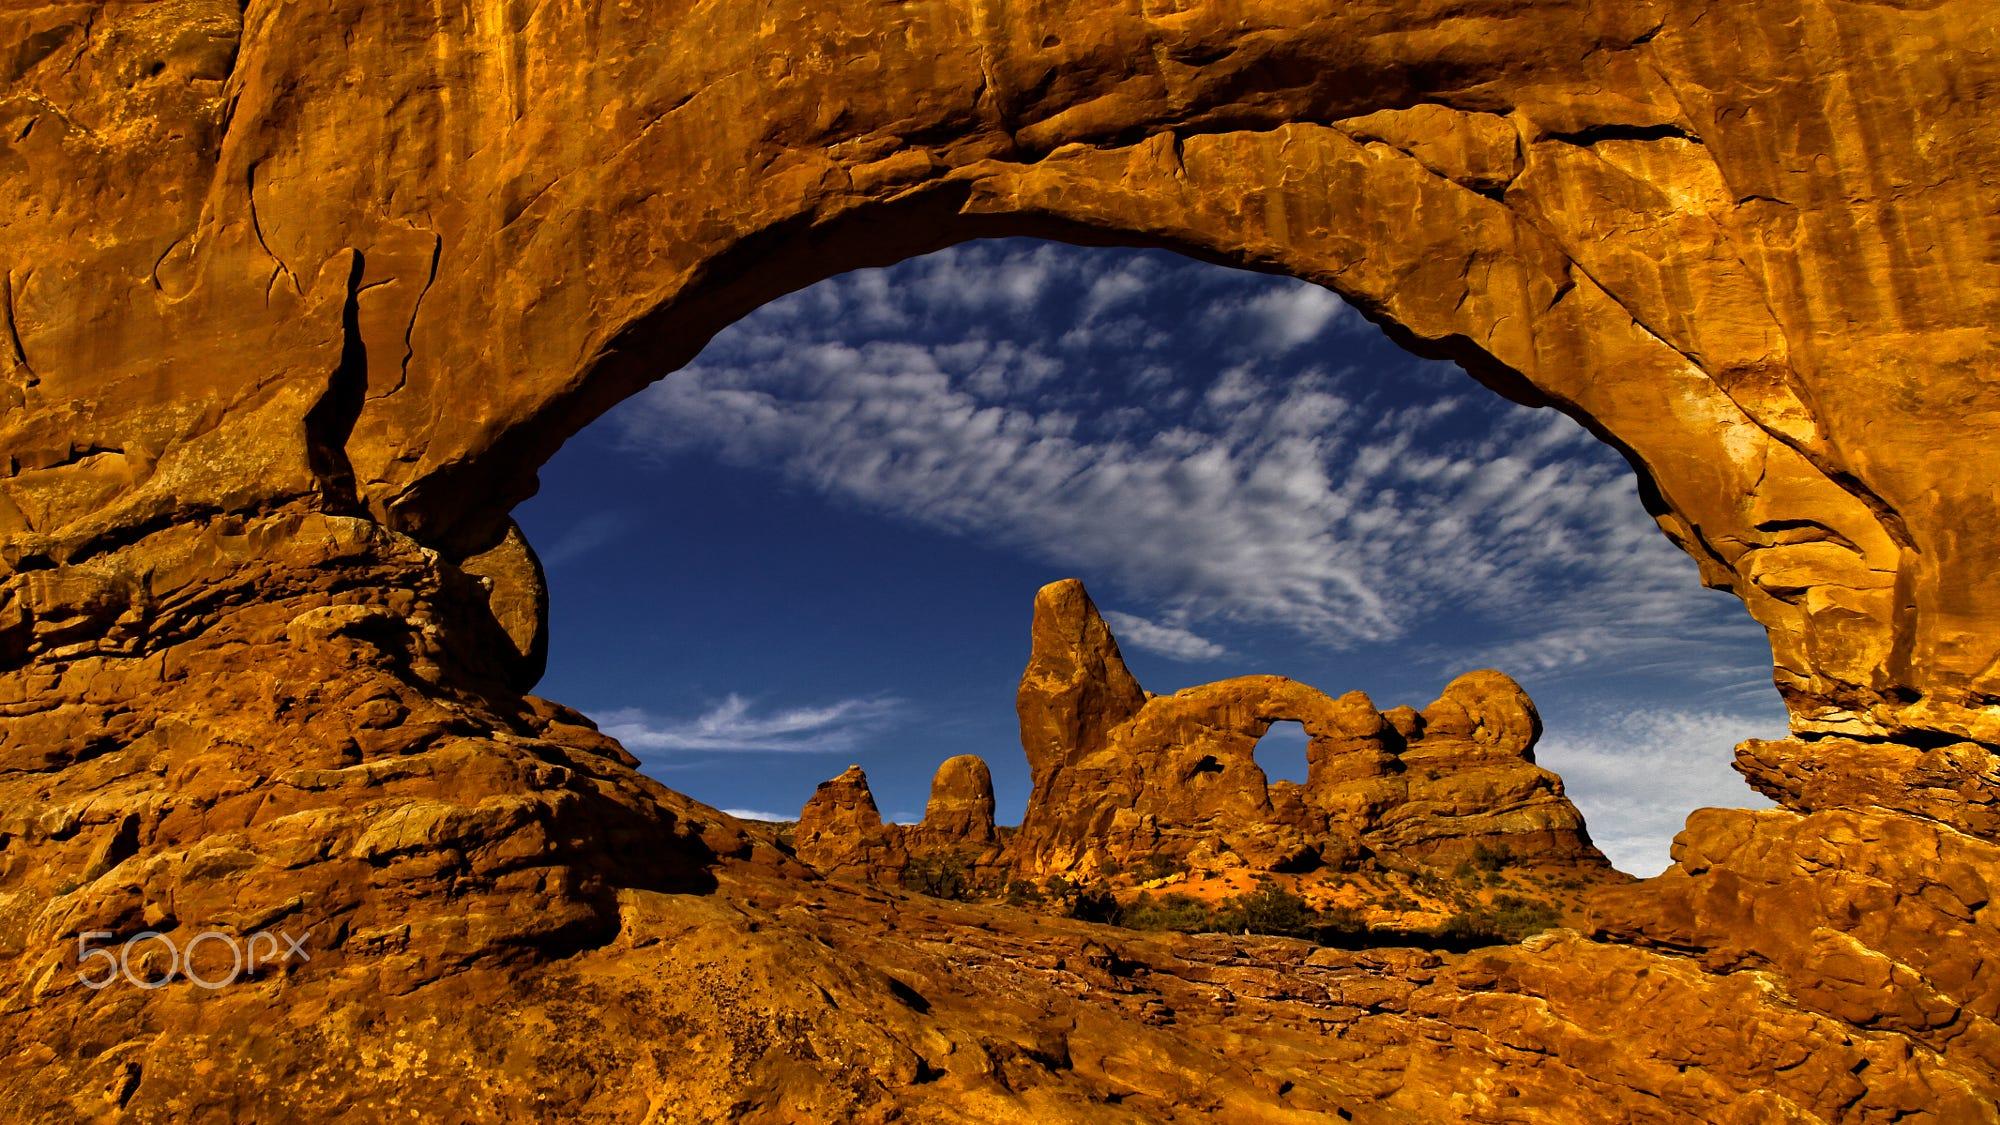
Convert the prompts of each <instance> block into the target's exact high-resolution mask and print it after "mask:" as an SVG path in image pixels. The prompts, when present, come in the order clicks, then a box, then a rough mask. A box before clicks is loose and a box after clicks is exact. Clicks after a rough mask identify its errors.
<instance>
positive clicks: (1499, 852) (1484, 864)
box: [1472, 844, 1514, 872]
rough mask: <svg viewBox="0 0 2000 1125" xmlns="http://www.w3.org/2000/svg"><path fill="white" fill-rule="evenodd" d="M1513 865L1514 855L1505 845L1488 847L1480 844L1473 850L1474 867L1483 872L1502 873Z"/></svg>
mask: <svg viewBox="0 0 2000 1125" xmlns="http://www.w3.org/2000/svg"><path fill="white" fill-rule="evenodd" d="M1513 863H1514V853H1513V852H1512V851H1510V850H1509V849H1508V848H1507V845H1505V844H1502V845H1500V846H1499V847H1487V846H1486V845H1485V844H1480V845H1478V846H1477V847H1474V848H1473V849H1472V865H1473V866H1474V867H1477V868H1479V869H1480V870H1481V871H1488V872H1493V871H1502V870H1505V869H1506V868H1508V867H1510V866H1512V865H1513Z"/></svg>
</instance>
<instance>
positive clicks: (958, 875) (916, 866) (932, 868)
mask: <svg viewBox="0 0 2000 1125" xmlns="http://www.w3.org/2000/svg"><path fill="white" fill-rule="evenodd" d="M903 886H904V888H905V889H907V890H912V891H915V892H917V893H918V894H920V895H929V896H930V897H932V898H948V899H954V900H958V901H964V900H965V899H968V898H971V897H972V876H971V873H970V872H969V871H967V869H966V864H965V858H964V857H963V856H960V855H959V854H958V853H956V852H926V853H924V854H921V855H913V856H911V857H910V858H909V860H908V861H907V862H905V863H904V864H903Z"/></svg>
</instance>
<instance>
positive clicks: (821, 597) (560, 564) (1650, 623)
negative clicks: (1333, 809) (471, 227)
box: [517, 240, 1784, 874]
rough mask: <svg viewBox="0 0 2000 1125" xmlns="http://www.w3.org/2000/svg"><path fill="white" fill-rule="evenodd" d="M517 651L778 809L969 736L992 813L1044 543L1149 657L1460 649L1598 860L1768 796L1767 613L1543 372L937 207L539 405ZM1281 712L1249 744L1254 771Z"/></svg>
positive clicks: (1153, 660)
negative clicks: (753, 307)
mask: <svg viewBox="0 0 2000 1125" xmlns="http://www.w3.org/2000/svg"><path fill="white" fill-rule="evenodd" d="M517 516H518V518H519V519H520V522H521V524H522V527H523V528H524V530H525V531H526V532H527V533H528V536H529V538H530V540H531V541H532V542H533V543H535V544H536V546H537V548H538V550H539V551H540V553H541V556H542V559H543V562H544V564H545V565H546V566H547V568H548V573H549V584H550V588H551V596H552V601H553V608H552V641H551V657H550V666H549V673H548V675H547V677H546V678H545V679H544V680H543V681H542V683H541V685H540V686H539V687H538V688H537V691H538V692H539V693H540V694H543V695H547V696H550V697H552V698H555V699H560V700H562V701H563V702H565V703H568V704H570V705H572V706H575V707H578V708H580V709H582V710H583V711H585V712H586V713H588V714H590V715H591V716H592V717H593V718H595V719H596V720H597V721H598V722H599V723H600V724H601V725H602V726H604V727H605V729H607V730H608V731H610V732H611V733H613V734H615V735H616V736H618V737H619V738H621V739H622V740H623V741H624V742H625V744H626V745H627V746H628V747H629V748H631V749H632V751H633V752H634V753H636V754H638V755H639V756H640V757H641V758H642V759H644V761H645V763H646V767H647V770H648V772H650V773H652V774H653V775H654V776H656V777H658V778H660V779H661V780H663V781H665V782H667V783H668V784H670V785H672V786H674V787H675V788H677V789H680V790H682V791H684V792H686V793H689V794H691V795H693V796H695V797H697V798H699V799H701V800H704V801H707V802H709V803H710V804H713V805H716V806H719V807H723V808H728V809H732V810H740V811H744V812H752V813H767V814H771V815H781V816H787V817H789V816H792V815H796V813H797V811H798V808H799V806H800V805H801V804H803V803H804V801H805V799H806V797H807V796H809V795H810V794H811V792H812V790H813V786H814V785H815V784H817V783H818V782H819V781H821V780H824V779H825V778H828V777H831V776H833V775H834V774H836V773H838V772H840V770H841V769H843V768H845V767H846V766H847V764H848V763H850V762H858V763H860V764H861V765H862V766H863V767H864V768H866V769H867V770H868V775H869V780H870V782H871V784H872V785H873V786H874V789H875V793H876V799H877V801H878V803H879V804H880V805H881V807H882V810H883V812H884V814H885V815H887V816H889V817H891V818H892V819H915V818H916V817H918V816H920V815H921V812H922V809H923V805H924V797H925V793H926V790H927V788H928V785H929V780H930V775H931V772H932V770H933V769H934V768H935V767H936V765H937V763H939V762H940V761H942V760H943V759H945V758H947V757H949V756H951V755H953V754H960V753H976V754H979V755H981V756H983V757H984V758H986V760H987V761H988V763H989V764H990V765H991V766H992V768H993V774H994V783H995V788H996V790H997V796H998V798H999V802H1000V807H1001V812H1002V818H1003V820H1018V818H1019V816H1020V813H1021V810H1022V809H1023V808H1024V807H1025V804H1026V801H1027V770H1026V764H1025V762H1024V760H1023V759H1022V755H1021V750H1020V744H1019V741H1018V738H1017V735H1016V730H1015V718H1014V710H1013V696H1014V687H1015V683H1016V681H1017V679H1018V678H1019V675H1020V670H1021V667H1022V665H1023V663H1024V662H1025V661H1026V659H1027V638H1028V612H1029V606H1030V602H1031V599H1032V597H1033V595H1034V591H1035V590H1036V589H1037V588H1038V587H1039V586H1041V585H1042V584H1043V583H1045V582H1048V581H1052V580H1054V579H1057V578H1064V577H1071V576H1074V577H1080V578H1082V579H1083V580H1084V581H1085V583H1086V584H1087V585H1088V586H1089V588H1090V590H1091V593H1092V595H1093V597H1094V598H1095V599H1096V601H1097V603H1098V605H1099V606H1100V607H1101V608H1102V609H1104V610H1105V611H1106V616H1107V617H1108V618H1109V619H1110V621H1111V623H1112V626H1113V628H1114V631H1115V632H1116V633H1117V635H1118V637H1119V640H1120V643H1121V646H1122V648H1123V649H1124V651H1125V654H1126V657H1127V659H1128V661H1129V662H1130V663H1131V665H1132V667H1133V670H1134V671H1135V672H1136V673H1137V674H1138V676H1139V678H1140V681H1141V682H1142V683H1144V684H1145V685H1146V686H1147V687H1148V688H1149V689H1151V690H1153V691H1157V692H1170V691H1174V690H1177V689H1179V688H1182V687H1186V686H1188V685H1191V684H1196V683H1202V682H1206V681H1209V680H1214V679H1220V678H1223V677H1226V676H1231V675H1240V674H1245V673H1251V672H1275V673H1280V674H1284V675H1289V676H1292V677H1294V678H1297V679H1301V680H1305V681H1307V682H1309V683H1312V684H1314V685H1316V686H1318V687H1320V688H1323V689H1325V690H1327V691H1330V692H1333V693H1336V694H1338V693H1340V692H1343V691H1348V690H1351V689H1355V688H1359V689H1362V690H1365V691H1367V692H1368V693H1369V694H1370V695H1371V696H1372V697H1373V698H1374V700H1375V702H1376V704H1377V706H1380V707H1384V708H1386V707H1390V706H1394V705H1396V704H1400V703H1407V704H1410V705H1412V706H1417V707H1421V706H1423V705H1424V704H1426V703H1428V702H1429V701H1430V700H1432V699H1433V698H1435V697H1436V695H1437V693H1438V690H1439V689H1440V688H1442V687H1443V685H1444V684H1445V683H1446V681H1448V680H1449V679H1450V678H1451V677H1452V676H1454V675H1456V674H1458V673H1459V672H1463V671H1467V670H1469V669H1473V668H1480V667H1494V668H1499V669H1501V670H1502V671H1505V672H1507V673H1509V674H1511V675H1513V676H1514V677H1515V678H1516V679H1518V680H1520V681H1521V683H1522V684H1523V685H1524V686H1525V687H1526V688H1527V689H1528V692H1529V694H1531V695H1532V696H1533V697H1534V698H1535V700H1536V702H1537V703H1538V705H1539V706H1540V707H1541V710H1542V714H1543V718H1544V722H1545V724H1546V727H1547V734H1546V735H1545V736H1544V739H1543V742H1542V746H1541V748H1540V750H1539V758H1540V760H1541V762H1542V763H1543V764H1544V765H1546V766H1548V767H1549V768H1551V769H1554V770H1556V771H1557V772H1559V773H1561V774H1562V775H1563V777H1564V779H1565V781H1566V782H1567V783H1568V785H1569V788H1570V793H1571V795H1572V797H1573V798H1574V799H1575V800H1576V802H1577V804H1578V805H1579V806H1580V807H1581V808H1582V809H1583V812H1584V815H1585V816H1586V818H1587V819H1588V821H1589V823H1590V827H1591V831H1592V835H1593V836H1594V837H1595V838H1596V839H1597V841H1598V842H1599V844H1600V846H1602V847H1604V849H1605V851H1606V852H1607V853H1608V854H1609V855H1610V856H1611V857H1612V859H1613V860H1614V861H1616V862H1617V863H1618V864H1619V865H1620V866H1621V867H1623V868H1625V869H1626V870H1629V871H1633V872H1636V873H1640V874H1650V873H1652V872H1654V871H1657V870H1658V869H1659V868H1660V867H1662V866H1664V865H1665V864H1666V862H1667V843H1668V841H1669V840H1670V839H1671V838H1672V836H1673V834H1674V832H1676V831H1678V830H1679V828H1680V825H1681V822H1682V821H1683V820H1684V819H1685V817H1686V814H1687V813H1688V811H1689V810H1691V809H1693V808H1696V807H1699V806H1702V805H1716V804H1722V805H1739V806H1754V805H1761V804H1762V803H1763V802H1762V801H1761V799H1759V798H1757V797H1756V795H1755V794H1754V793H1752V792H1751V791H1750V790H1749V788H1748V787H1747V786H1745V785H1744V784H1743V783H1742V781H1741V780H1740V779H1739V778H1737V777H1736V775H1735V774H1734V773H1733V772H1731V771H1730V770H1729V768H1728V761H1729V758H1730V749H1731V747H1732V746H1733V745H1734V744H1735V743H1736V742H1737V741H1739V740H1741V739H1743V738H1746V737H1752V736H1762V737H1776V736H1778V735H1780V734H1782V732H1783V730H1784V714H1783V708H1782V706H1781V705H1780V704H1779V702H1778V698H1777V693H1776V692H1775V690H1773V688H1772V687H1771V683H1770V672H1769V650H1768V647H1767V645H1766V643H1765V641H1764V637H1763V634H1762V632H1761V631H1760V630H1758V629H1757V628H1756V627H1755V626H1754V624H1753V623H1752V622H1751V621H1750V619H1749V617H1748V615H1747V614H1745V613H1744V611H1743V609H1742V607H1741V605H1740V603H1738V602H1737V601H1736V599H1734V598H1732V597H1730V596H1728V595H1726V594H1720V593H1716V592H1713V591H1708V590H1704V589H1702V588H1701V587H1700V586H1699V584H1698V582H1697V580H1696V573H1695V566H1694V563H1693V562H1692V561H1691V560H1689V559H1688V558H1686V557H1685V556H1684V555H1682V554H1681V553H1680V552H1679V551H1677V550H1676V549H1675V548H1674V547H1673V546H1672V545H1671V544H1669V543H1668V542H1667V540H1666V538H1665V537H1664V536H1663V535H1661V534H1660V532H1659V531H1658V529H1657V528H1656V527H1655V526H1654V525H1653V523H1652V521H1651V520H1650V519H1649V518H1648V517H1647V516H1646V514H1645V512H1644V511H1643V510H1642V509H1641V507H1640V504H1639V499H1638V495H1637V490H1636V487H1635V485H1634V482H1633V479H1632V474H1631V471H1630V469H1629V467H1628V466H1627V465H1626V464H1625V463H1624V461H1623V460H1622V459H1621V458H1620V457H1619V456H1618V455H1617V454H1616V453H1615V452H1614V451H1612V450H1611V449H1610V448H1609V447H1607V446H1604V445H1602V444H1600V443H1598V442H1597V441H1595V440H1594V439H1592V438H1591V437H1590V436H1589V435H1588V434H1586V433H1585V432H1584V431H1583V430H1582V429H1581V428H1580V427H1579V426H1577V425H1576V424H1575V423H1573V422H1571V421H1570V420H1568V419H1567V418H1564V417H1563V416H1561V415H1559V414H1557V413H1555V412H1554V411H1551V410H1534V409H1529V408H1525V407H1521V406H1517V405H1515V404H1512V403H1510V402H1507V401H1506V400H1504V399H1502V398H1500V397H1499V396H1498V395H1495V394H1493V393H1492V392H1490V391H1487V390H1486V389H1485V388H1483V387H1481V386H1479V385H1478V384H1477V383H1475V382H1473V381H1472V380H1471V379H1470V378H1469V377H1467V376H1466V375H1465V374H1464V373H1463V372H1461V371H1460V370H1459V369H1458V368H1457V367H1455V366H1453V365H1451V364H1448V363H1437V362H1430V361H1425V360H1420V359H1417V358H1415V357H1413V356H1411V355H1409V354H1408V353H1406V352H1404V351H1402V350H1401V349H1400V348H1398V347H1397V346H1396V345H1394V344H1393V343H1391V342H1390V341H1389V340H1388V339H1387V338H1386V337H1384V336H1383V334H1382V333H1381V332H1380V331H1379V330H1378V329H1376V328H1375V327H1374V326H1373V325H1371V324H1369V323H1368V322H1367V321H1366V320H1364V319H1362V318H1361V317H1360V316H1359V315H1358V314H1356V313H1355V312H1354V311H1353V310H1351V309H1349V308H1347V307H1346V306H1345V305H1344V304H1342V303H1341V302H1340V300H1339V299H1338V298H1336V297H1334V296H1333V295H1332V294H1331V293H1328V292H1327V291H1325V290H1322V289H1319V288H1316V287H1313V286H1310V285H1306V284H1304V283H1302V282H1298V281H1295V280H1292V279H1289V278H1276V277H1267V276H1263V275H1258V274H1251V273H1245V272H1240V271H1235V270H1228V269H1224V268H1222V267H1218V266H1211V265H1205V264H1201V263H1196V262H1192V261H1189V260H1186V259H1183V258H1179V257H1177V256H1174V255H1171V254H1167V253H1163V252H1158V251H1128V250H1105V249H1085V248H1078V247H1069V246H1062V245H1057V244H1052V243H1042V242H1034V241H1026V240H1008V241H998V242H980V243H971V244H967V245H964V246H960V247H956V248H954V249H951V250H947V251H943V252H941V253H937V254H933V255H930V256H928V257H924V258H919V259H915V260H912V261H908V262H904V263H902V264H900V265H898V266H895V267H892V268H889V269H880V270H862V271H857V272H854V273H850V274H845V275H842V276H840V277H836V278H833V279H831V280H829V281H826V282H823V283H821V284H819V285H816V286H813V287H811V288H809V289H806V290H803V291H801V292H798V293H795V294H792V295H791V296H788V297H786V298H783V299H781V300H779V301H776V302H773V303H772V304H770V305H767V306H765V307H764V308H762V309H760V310H758V311H757V312H756V313H755V314H753V315H751V316H750V317H748V318H746V319H744V320H743V321H741V322H739V323H738V324H736V325H734V326H732V327H731V328H730V329H728V330H727V331H725V332H724V333H722V334H721V335H719V336H718V337H716V339H715V340H714V341H713V342H712V343H711V344H710V345H709V346H708V348H707V349H706V350H705V351H704V352H703V353H702V354H701V356H700V357H699V358H698V359H697V361H696V362H695V363H694V364H692V365H691V366H689V367H688V368H686V369H684V370H682V371H679V372H676V373H674V374H672V375H669V376H667V377H666V378H664V379H663V380H661V381H660V382H659V383H656V384H655V385H653V386H652V387H651V388H649V389H647V390H646V391H644V392H642V393H641V394H639V395H637V396H635V397H633V398H632V399H629V400H627V401H626V402H625V403H623V404H622V405H621V406H619V407H618V408H617V409H616V410H614V411H612V412H611V413H610V414H608V415H606V416H605V417H604V418H602V419H600V420H599V421H598V422H597V423H596V424H595V425H593V426H592V427H590V428H589V429H587V430H585V431H584V432H583V433H582V434H580V435H578V436H577V437H576V438H574V439H573V440H571V441H570V443H569V444H568V445H566V446H565V447H564V448H563V450H562V451H561V453H560V454H558V456H557V457H556V458H555V459H554V460H553V461H552V462H551V463H550V464H549V465H548V466H546V467H545V468H544V470H543V472H542V489H541V492H540V494H539V495H537V496H536V497H535V498H534V499H532V500H530V501H529V502H527V503H526V504H524V505H523V506H522V507H521V509H520V510H519V511H518V512H517ZM1302 745H1303V739H1302V736H1299V735H1297V734H1296V733H1274V735H1273V736H1271V737H1270V738H1267V739H1266V742H1265V744H1263V745H1261V746H1260V747H1259V758H1260V761H1264V760H1266V759H1267V758H1268V764H1267V769H1268V770H1269V771H1270V772H1272V773H1274V774H1275V775H1277V776H1293V775H1297V774H1298V773H1299V772H1300V771H1301V770H1302V764H1303V750H1302Z"/></svg>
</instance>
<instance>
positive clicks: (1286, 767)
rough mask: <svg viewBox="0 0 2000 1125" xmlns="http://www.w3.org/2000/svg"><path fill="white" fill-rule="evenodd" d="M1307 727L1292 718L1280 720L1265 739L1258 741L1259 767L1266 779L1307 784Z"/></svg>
mask: <svg viewBox="0 0 2000 1125" xmlns="http://www.w3.org/2000/svg"><path fill="white" fill-rule="evenodd" d="M1307 741H1308V739H1307V735H1306V728H1305V726H1304V725H1303V724H1300V723H1298V722H1296V721H1294V720H1291V719H1280V720H1278V721H1277V722H1275V723H1272V724H1271V729H1269V730H1267V731H1265V732H1264V737H1262V738H1260V739H1258V740H1257V750H1256V755H1257V766H1258V768H1259V769H1262V770H1263V771H1264V780H1266V781H1271V782H1277V781H1295V782H1297V783H1298V784H1300V785H1304V784H1305V783H1306V775H1307V773H1308V771H1309V764H1308V762H1307V760H1306V742H1307Z"/></svg>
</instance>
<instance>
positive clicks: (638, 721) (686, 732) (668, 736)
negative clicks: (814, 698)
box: [598, 694, 904, 754]
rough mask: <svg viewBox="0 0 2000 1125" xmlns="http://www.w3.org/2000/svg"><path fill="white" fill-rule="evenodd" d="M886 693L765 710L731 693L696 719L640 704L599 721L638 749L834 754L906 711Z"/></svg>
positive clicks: (611, 732) (611, 734)
mask: <svg viewBox="0 0 2000 1125" xmlns="http://www.w3.org/2000/svg"><path fill="white" fill-rule="evenodd" d="M903 706H904V705H903V702H902V701H901V700H898V699H893V698H889V697H885V696H869V697H866V698H860V699H843V700H840V701H838V702H835V703H830V704H826V705H824V706H819V707H792V708H786V709H783V710H778V711H770V712H766V713H763V714H759V713H757V712H756V711H755V710H754V709H753V708H752V707H751V705H750V702H749V701H748V700H746V699H744V698H743V697H742V696H740V695H735V694H731V695H729V696H727V697H725V698H724V699H723V700H722V701H721V702H719V703H717V704H715V705H714V706H712V707H710V708H709V709H708V710H707V711H705V712H703V713H702V714H700V715H697V716H695V717H694V718H691V719H685V718H682V719H677V718H663V717H660V716H656V715H652V714H649V713H647V712H645V711H642V710H638V709H635V708H623V709H620V710H617V711H613V712H611V713H609V714H607V715H604V716H602V717H601V718H600V719H599V722H598V726H599V727H601V728H602V729H603V731H604V733H606V734H608V735H610V736H611V737H613V738H615V739H617V740H618V741H620V742H622V743H624V744H625V746H626V748H627V749H629V750H632V751H635V752H637V753H641V754H643V753H647V752H703V751H711V752H741V751H764V752H775V753H787V754H834V753H841V752H844V751H847V750H852V749H853V748H854V747H855V746H857V745H859V744H860V743H862V742H863V741H865V740H866V739H868V738H869V737H871V736H873V735H875V734H877V733H879V732H880V731H881V730H882V729H883V728H884V726H886V725H887V724H888V723H890V722H892V721H893V720H894V719H895V718H896V717H897V716H898V714H899V713H900V712H901V711H902V710H903Z"/></svg>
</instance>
